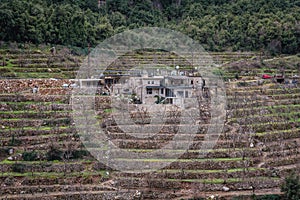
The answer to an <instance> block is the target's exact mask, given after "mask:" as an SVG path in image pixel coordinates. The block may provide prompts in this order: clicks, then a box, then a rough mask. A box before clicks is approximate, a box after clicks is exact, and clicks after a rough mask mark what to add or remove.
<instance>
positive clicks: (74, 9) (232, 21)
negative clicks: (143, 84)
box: [0, 0, 300, 54]
mask: <svg viewBox="0 0 300 200" xmlns="http://www.w3.org/2000/svg"><path fill="white" fill-rule="evenodd" d="M299 12H300V7H299V2H298V1H293V0H280V1H279V0H276V1H265V0H256V1H254V0H237V1H230V0H225V1H224V0H211V1H206V0H198V1H192V0H186V1H179V0H155V1H154V0H146V1H142V0H137V1H131V0H107V1H106V4H105V5H101V6H100V7H99V8H98V1H95V0H86V1H80V0H46V1H37V0H28V1H25V0H2V1H1V5H0V28H1V32H0V40H2V41H16V42H19V43H25V42H31V43H36V44H39V43H50V44H62V45H70V46H78V47H87V45H88V43H90V44H91V45H93V46H95V45H96V44H98V43H99V42H101V41H103V40H104V39H106V38H107V37H110V36H112V35H113V34H115V33H119V32H121V31H123V30H125V29H131V28H138V27H144V26H159V27H167V28H171V29H175V30H178V31H181V32H183V33H184V34H187V35H189V36H190V37H192V38H193V39H195V40H198V41H200V42H201V43H202V44H203V46H204V47H205V48H206V49H207V50H211V51H225V50H234V51H236V50H245V51H249V50H262V49H263V50H265V51H266V52H269V53H271V54H280V53H290V54H293V53H297V52H299V51H300V49H299V48H300V40H299V38H300V31H299V25H298V23H299V19H300V17H299V14H298V13H299Z"/></svg>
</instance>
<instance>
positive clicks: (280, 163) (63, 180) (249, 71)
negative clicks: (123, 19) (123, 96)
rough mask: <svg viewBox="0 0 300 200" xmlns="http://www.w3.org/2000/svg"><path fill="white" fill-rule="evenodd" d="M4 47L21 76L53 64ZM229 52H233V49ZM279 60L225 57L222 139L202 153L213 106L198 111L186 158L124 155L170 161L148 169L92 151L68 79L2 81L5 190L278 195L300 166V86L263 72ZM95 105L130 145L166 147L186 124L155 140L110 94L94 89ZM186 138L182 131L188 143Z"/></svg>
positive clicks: (104, 122) (9, 194) (45, 195)
mask: <svg viewBox="0 0 300 200" xmlns="http://www.w3.org/2000/svg"><path fill="white" fill-rule="evenodd" d="M2 52H4V51H2ZM228 54H229V53H228ZM230 54H231V55H233V56H232V59H231V58H228V59H229V60H228V62H229V61H230V60H231V61H232V60H239V59H240V57H239V56H238V55H235V54H234V53H230ZM4 55H5V59H4V60H5V65H3V66H2V67H1V69H2V70H3V69H7V68H11V71H10V72H15V73H16V76H17V77H20V78H25V77H30V72H29V71H26V70H30V69H33V70H34V72H33V73H36V74H37V77H39V78H42V77H43V74H44V72H41V71H39V70H38V69H39V68H41V69H47V70H48V67H46V66H47V61H46V60H47V59H48V58H46V57H44V55H43V54H40V53H37V54H36V53H32V54H29V55H28V56H27V58H28V59H31V60H30V62H29V63H30V64H29V65H28V64H24V66H22V67H21V68H22V69H23V70H25V71H18V69H19V68H20V66H19V64H18V61H17V60H18V57H19V55H18V53H15V54H13V53H11V52H8V51H5V53H2V57H4ZM13 55H15V57H13ZM48 56H50V57H52V55H48ZM218 56H220V57H222V55H218ZM251 56H253V55H252V54H251ZM235 57H237V58H238V59H235ZM56 58H57V57H55V56H54V58H53V59H54V60H55V59H56ZM146 58H147V57H146ZM151 58H152V57H151V55H149V62H150V61H151V62H152V61H153V60H151ZM222 58H223V59H224V60H225V58H226V56H223V57H222ZM51 59H52V58H51ZM72 59H73V58H70V60H72ZM140 59H142V58H140ZM286 59H287V60H288V61H289V60H290V59H291V58H286ZM293 59H296V60H293V61H290V64H289V65H285V66H288V67H286V68H285V73H286V76H289V77H291V76H293V75H295V74H297V73H298V69H297V67H296V66H297V62H298V61H297V57H293ZM125 60H126V59H125ZM142 60H143V59H142ZM55 62H56V61H55ZM55 62H53V63H55ZM58 62H59V63H60V64H57V65H56V64H55V65H54V64H53V65H51V66H52V68H53V69H54V68H55V67H54V66H57V69H59V70H63V69H66V67H65V66H64V64H61V62H60V61H58ZM66 62H67V61H66ZM76 62H77V61H76ZM128 62H131V61H128ZM224 62H225V61H224ZM62 63H63V62H62ZM295 63H296V64H295ZM33 64H34V65H33ZM73 64H74V63H73ZM277 64H278V63H276V60H267V61H265V65H266V66H265V67H262V66H263V65H261V64H260V63H259V62H258V61H255V60H254V61H249V60H248V61H239V62H236V63H229V64H227V65H224V67H223V68H222V69H220V72H221V73H223V75H224V76H225V77H226V78H227V80H228V81H226V82H225V84H226V94H227V104H228V105H227V111H226V122H225V126H224V130H223V133H222V134H221V135H220V137H219V139H218V142H217V143H216V145H215V147H214V148H213V149H209V150H208V151H207V152H206V153H207V154H206V155H205V157H200V156H199V154H200V153H203V152H201V150H199V149H200V147H201V145H202V142H203V140H204V137H205V133H206V130H207V126H209V114H208V115H206V116H205V115H204V116H199V120H200V121H201V122H202V124H201V125H199V129H198V131H197V134H196V136H195V137H194V139H193V143H192V145H190V148H189V149H188V150H187V149H176V150H175V149H174V151H181V152H182V155H181V156H180V157H179V159H174V160H167V159H166V160H164V159H163V158H162V157H161V156H158V157H157V158H152V159H148V160H147V159H143V160H139V158H136V159H132V158H121V157H120V159H121V160H122V161H123V162H124V163H126V162H138V161H142V162H145V163H147V162H149V163H154V162H155V163H164V162H171V164H170V165H167V166H166V167H163V168H161V169H160V170H157V171H155V172H147V170H144V169H141V171H142V172H141V173H140V172H121V171H115V170H113V169H111V168H110V167H108V166H107V165H106V162H107V161H103V163H99V162H98V161H97V160H95V159H94V158H93V157H92V156H91V155H90V153H89V152H88V151H87V150H86V149H85V147H84V145H83V144H82V142H81V140H80V137H79V135H78V133H77V132H76V129H75V124H74V121H73V119H72V117H71V112H72V108H71V104H70V103H71V101H70V96H71V91H72V89H71V88H63V87H62V85H63V84H69V83H70V82H69V80H68V79H59V80H50V79H34V78H35V77H31V78H32V79H10V80H8V79H1V80H0V85H1V87H0V93H1V94H0V119H1V120H0V135H1V137H0V145H1V146H0V185H1V190H0V197H1V199H2V198H5V199H55V198H57V199H71V198H72V199H181V198H183V199H188V198H193V197H206V196H208V195H209V194H219V195H220V196H223V197H224V198H225V199H231V198H232V197H234V196H238V195H251V194H253V193H255V194H259V195H262V194H280V189H279V186H280V184H281V183H282V181H283V179H284V177H285V176H286V175H287V174H288V173H289V172H291V171H296V172H298V173H299V169H300V166H299V163H300V148H299V145H300V134H299V133H300V132H299V127H300V116H299V113H300V112H299V111H300V87H299V84H291V83H289V84H278V83H275V82H273V81H272V80H263V81H262V80H261V79H260V77H261V75H262V74H264V73H271V74H275V73H277V71H278V70H280V69H281V68H282V67H280V68H279V67H278V65H277ZM280 64H281V65H282V63H280ZM35 65H36V66H35ZM75 65H76V66H75ZM132 65H134V63H133V64H130V65H129V66H132ZM30 66H32V67H30ZM72 66H73V65H72ZM78 66H79V64H74V67H71V68H72V70H67V72H68V73H66V74H65V75H64V77H62V78H66V77H69V78H73V75H74V73H73V72H75V70H76V69H77V68H78ZM52 68H51V67H50V69H51V70H52ZM54 71H55V70H53V71H52V72H49V73H48V72H46V73H45V74H46V75H47V78H50V76H51V77H54V78H56V77H55V76H56V75H58V76H60V75H61V74H64V73H61V71H59V72H54ZM69 72H70V73H69ZM27 73H29V75H28V74H27ZM236 74H238V79H236ZM34 85H38V86H39V92H38V93H36V94H33V93H32V90H31V89H32V87H33V86H34ZM207 102H209V101H203V103H202V105H203V107H204V108H205V109H204V110H203V112H204V113H205V112H206V113H209V112H210V108H209V106H207V105H206V104H207ZM95 109H96V111H97V115H98V117H97V118H98V121H99V123H100V124H101V126H102V127H103V129H104V131H105V133H106V135H107V137H109V138H110V140H111V142H113V143H114V144H115V145H117V146H118V147H120V148H123V149H126V150H127V151H131V152H140V153H143V152H151V151H153V150H154V149H159V148H161V147H162V146H163V145H165V144H166V143H168V142H169V141H170V140H171V139H172V138H173V137H174V135H175V134H176V133H177V130H178V129H177V127H178V126H179V125H178V122H177V121H176V120H177V119H176V117H174V116H176V115H167V116H166V118H167V119H166V120H169V122H168V123H167V124H165V125H164V128H163V129H162V130H161V131H160V132H159V133H156V134H155V135H154V136H153V137H151V138H147V137H145V138H137V137H133V136H131V135H129V134H126V133H124V131H122V129H120V127H118V125H117V124H116V123H115V121H114V119H115V118H114V114H115V113H114V112H113V110H112V109H111V98H110V97H108V96H96V98H95ZM200 117H201V118H200ZM180 125H181V126H185V124H184V123H183V124H180ZM184 138H185V136H184V135H183V136H182V141H184ZM171 151H172V150H171ZM297 170H298V171H297ZM227 190H229V191H227Z"/></svg>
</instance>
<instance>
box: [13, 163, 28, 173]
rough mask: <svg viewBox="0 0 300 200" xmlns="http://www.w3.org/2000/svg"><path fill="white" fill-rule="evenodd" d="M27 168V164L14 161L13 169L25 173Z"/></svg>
mask: <svg viewBox="0 0 300 200" xmlns="http://www.w3.org/2000/svg"><path fill="white" fill-rule="evenodd" d="M25 169H26V165H24V164H21V163H14V164H13V165H12V171H13V172H17V173H24V172H25Z"/></svg>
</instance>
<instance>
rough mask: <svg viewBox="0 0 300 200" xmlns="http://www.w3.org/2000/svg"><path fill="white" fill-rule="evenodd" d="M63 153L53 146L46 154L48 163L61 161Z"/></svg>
mask: <svg viewBox="0 0 300 200" xmlns="http://www.w3.org/2000/svg"><path fill="white" fill-rule="evenodd" d="M62 156H63V152H62V151H61V150H59V149H57V148H55V147H54V146H51V147H50V150H49V151H48V152H47V153H46V158H47V160H48V161H53V160H62Z"/></svg>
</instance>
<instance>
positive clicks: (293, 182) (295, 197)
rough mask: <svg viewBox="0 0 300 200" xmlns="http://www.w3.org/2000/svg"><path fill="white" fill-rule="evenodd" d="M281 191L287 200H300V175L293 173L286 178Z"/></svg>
mask: <svg viewBox="0 0 300 200" xmlns="http://www.w3.org/2000/svg"><path fill="white" fill-rule="evenodd" d="M281 191H282V192H284V198H285V199H286V200H299V199H300V179H299V175H297V174H295V173H291V174H290V175H289V176H288V177H286V178H285V182H284V184H283V185H282V186H281Z"/></svg>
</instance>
